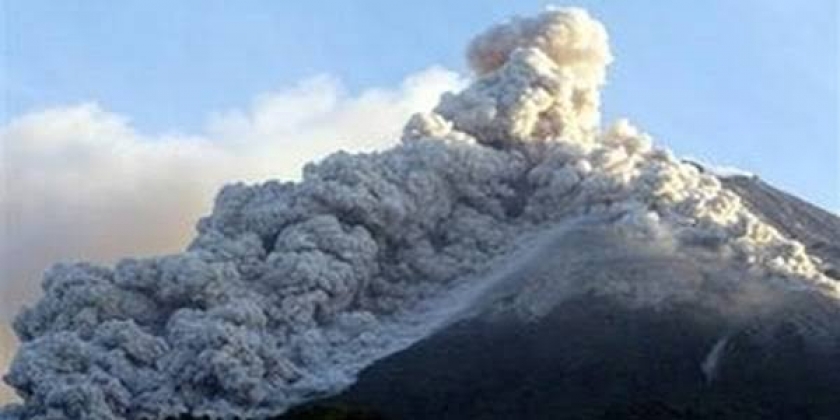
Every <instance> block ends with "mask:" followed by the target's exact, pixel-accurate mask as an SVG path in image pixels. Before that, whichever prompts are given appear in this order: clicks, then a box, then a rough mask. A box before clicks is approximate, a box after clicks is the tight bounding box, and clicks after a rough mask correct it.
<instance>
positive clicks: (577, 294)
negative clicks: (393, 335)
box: [285, 178, 840, 420]
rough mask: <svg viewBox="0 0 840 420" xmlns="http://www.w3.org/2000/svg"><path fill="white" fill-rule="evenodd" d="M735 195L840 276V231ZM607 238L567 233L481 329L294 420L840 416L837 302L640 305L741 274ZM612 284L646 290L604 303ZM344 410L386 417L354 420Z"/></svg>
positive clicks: (399, 362) (752, 285)
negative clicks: (838, 269) (660, 294)
mask: <svg viewBox="0 0 840 420" xmlns="http://www.w3.org/2000/svg"><path fill="white" fill-rule="evenodd" d="M725 183H726V184H727V185H728V186H729V187H730V188H732V189H733V190H735V191H737V192H738V193H739V194H741V195H742V196H743V197H744V199H745V200H746V201H747V202H748V203H749V205H750V206H751V207H752V209H753V210H754V211H755V212H756V213H758V214H759V215H760V216H761V217H763V218H765V219H766V220H767V221H769V222H771V223H773V224H774V225H775V226H777V227H778V228H779V229H781V230H782V231H784V232H785V233H786V234H788V235H791V236H794V237H796V238H798V239H800V240H802V241H804V242H805V243H806V244H807V245H808V246H809V248H810V249H812V250H813V252H815V253H819V255H820V256H821V257H822V258H824V259H825V260H826V261H830V262H832V263H833V264H837V263H838V259H837V254H836V251H837V247H838V245H840V241H838V238H840V220H838V218H837V217H835V216H833V215H831V214H829V213H827V212H824V211H822V210H820V209H818V208H816V207H813V206H811V205H809V204H807V203H805V202H802V201H801V200H798V199H796V198H794V197H791V196H789V195H787V194H785V193H782V192H780V191H778V190H775V189H773V188H772V187H769V186H768V185H766V184H764V183H762V182H761V181H758V180H755V179H749V178H733V179H727V180H725ZM602 234H603V232H599V231H598V230H597V229H596V230H591V229H584V230H581V231H578V232H572V233H571V234H570V235H564V237H562V238H561V239H559V240H558V241H556V243H553V244H552V245H551V246H549V247H547V249H546V250H545V251H544V252H542V253H541V254H540V255H538V256H536V257H535V258H533V259H532V260H531V261H530V262H526V263H523V264H524V268H523V269H522V270H521V271H520V272H518V273H517V274H516V275H513V276H510V278H509V279H507V280H505V282H504V283H503V284H502V285H501V286H500V287H498V288H497V289H496V290H495V292H494V293H492V294H490V296H489V297H488V298H487V299H485V300H484V301H482V302H481V303H480V304H479V305H478V308H477V309H476V311H475V312H474V313H472V314H471V315H470V316H467V317H466V318H465V319H463V320H461V321H459V322H457V323H455V324H453V325H451V326H449V327H448V328H446V329H444V330H442V331H440V332H438V333H437V334H435V335H433V336H432V337H429V338H428V339H426V340H424V341H422V342H420V343H418V344H416V345H414V346H412V347H411V348H409V349H407V350H405V351H403V352H400V353H398V354H395V355H392V356H391V357H388V358H386V359H384V360H382V361H380V362H378V363H376V364H374V365H373V366H371V367H369V368H368V369H366V370H365V371H364V372H363V374H362V375H361V377H360V378H359V381H358V382H357V383H356V384H355V385H354V386H352V387H351V388H350V389H348V390H346V392H344V393H343V394H341V395H338V396H336V397H334V398H331V399H328V400H324V401H320V402H316V403H314V404H310V405H308V406H306V407H302V408H299V409H297V410H294V411H293V412H291V413H289V414H288V415H287V416H286V417H285V418H288V419H307V418H312V419H314V418H377V417H376V416H381V417H382V418H386V419H392V420H401V419H411V420H422V419H436V420H444V419H453V420H455V419H459V420H463V419H473V420H477V419H520V420H527V419H646V420H651V419H785V420H790V419H835V418H840V398H837V390H838V389H840V323H837V322H836V320H837V319H840V309H838V305H837V304H836V302H833V301H830V300H828V299H827V298H824V297H821V296H818V295H813V294H807V293H794V292H790V291H788V290H786V289H784V288H778V287H776V286H772V285H767V284H766V282H762V280H761V279H752V278H749V277H746V276H744V278H738V279H737V280H738V281H737V282H736V284H738V286H734V287H732V286H727V284H729V283H726V282H716V281H714V280H712V281H711V282H710V284H711V285H710V286H703V287H701V288H699V289H698V292H697V293H696V294H693V295H691V296H690V297H687V298H685V299H683V298H677V299H674V300H670V301H668V302H669V303H665V304H657V305H653V306H650V305H636V304H634V303H633V299H628V298H626V296H632V295H643V296H647V295H650V294H651V291H657V290H663V289H667V287H669V285H671V286H670V287H685V286H689V285H691V284H694V282H697V281H700V280H704V281H705V282H709V279H716V278H720V279H724V278H726V277H727V276H732V275H733V274H732V273H731V272H727V271H726V269H725V267H715V266H714V264H709V262H708V261H705V262H704V261H699V260H697V259H696V258H690V257H686V256H683V255H670V254H668V252H667V250H661V249H657V248H656V247H655V246H652V245H650V244H644V243H637V244H632V243H625V242H622V240H621V239H616V237H614V236H611V235H609V234H606V235H602ZM586 250H590V251H593V250H595V251H593V252H590V253H588V254H587V251H586ZM568 261H572V262H571V263H568ZM735 275H736V276H738V274H735ZM730 279H731V277H730ZM596 284H597V285H601V286H597V287H595V286H593V287H590V286H592V285H596ZM610 284H613V285H615V287H618V288H620V287H621V285H627V284H629V285H632V287H631V288H630V289H629V290H625V292H624V293H623V294H622V293H618V294H616V293H604V291H603V290H604V288H607V289H609V286H608V285H610ZM704 284H705V283H704ZM604 285H607V286H604ZM674 285H675V286H674ZM568 296H571V297H570V298H569V297H568ZM334 407H344V408H342V409H346V407H354V408H355V407H365V408H368V409H371V410H373V412H371V411H368V412H366V413H367V414H365V415H359V414H358V413H357V415H356V416H353V415H350V416H344V417H342V416H340V415H337V414H335V413H334V412H331V411H330V410H334ZM372 413H373V414H372ZM329 415H335V416H336V417H328V416H329Z"/></svg>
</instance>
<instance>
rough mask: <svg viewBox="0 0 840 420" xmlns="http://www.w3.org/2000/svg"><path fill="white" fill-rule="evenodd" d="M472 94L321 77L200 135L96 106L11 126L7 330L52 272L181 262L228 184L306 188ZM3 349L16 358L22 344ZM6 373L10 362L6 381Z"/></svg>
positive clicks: (1, 260)
mask: <svg viewBox="0 0 840 420" xmlns="http://www.w3.org/2000/svg"><path fill="white" fill-rule="evenodd" d="M462 84H463V81H462V80H461V78H460V77H459V76H458V75H456V74H455V73H452V72H449V71H447V70H444V69H441V68H435V67H432V68H430V69H427V70H424V71H421V72H418V73H415V74H413V75H410V76H408V77H407V78H406V79H405V80H404V81H403V83H402V84H401V85H399V86H395V87H391V88H375V89H368V90H365V91H363V92H360V93H359V94H355V95H350V94H348V93H347V92H345V91H344V89H343V88H342V86H341V84H340V83H339V81H338V80H335V79H333V78H330V77H327V76H319V77H315V78H312V79H308V80H305V81H303V82H300V83H299V84H297V85H296V86H294V87H292V88H288V89H284V90H280V91H276V92H271V93H266V94H263V95H260V96H259V97H257V98H256V99H255V100H254V102H253V103H252V104H251V105H249V106H248V107H247V108H246V109H244V110H230V111H225V112H222V113H218V114H216V115H213V116H211V117H210V118H209V121H208V124H207V127H206V129H205V130H204V131H203V132H202V133H201V134H198V135H186V134H177V133H172V134H147V133H142V132H139V131H138V130H137V129H136V128H135V127H133V126H132V124H131V122H130V121H129V120H127V119H126V118H125V117H123V116H121V115H118V114H114V113H112V112H109V111H107V110H105V109H103V107H101V106H99V105H97V104H93V103H89V104H81V105H76V106H68V107H59V108H53V109H48V110H44V111H39V112H33V113H30V114H26V115H24V116H21V117H19V118H16V119H14V120H12V121H11V122H10V123H9V124H8V125H6V126H3V127H0V147H2V149H1V150H0V154H2V159H0V181H2V182H0V185H2V191H0V214H2V215H3V217H2V221H0V230H2V239H0V267H2V275H0V322H2V323H3V324H4V325H8V323H9V322H10V320H11V318H12V317H13V315H14V314H15V313H16V312H17V311H19V310H20V308H21V306H22V304H23V303H24V302H30V301H33V300H34V298H35V297H36V296H37V295H38V290H39V286H40V277H41V276H42V273H43V272H44V270H46V269H47V268H48V267H49V266H50V265H51V264H52V263H54V262H56V261H78V260H91V261H95V262H97V263H108V264H111V263H113V262H115V261H117V260H118V259H119V258H120V257H122V256H125V255H138V256H139V255H156V254H161V253H171V252H178V251H179V250H181V249H183V248H184V246H186V245H187V244H188V243H189V241H190V239H191V237H192V236H193V235H194V232H195V221H196V220H197V219H198V218H199V217H200V216H201V215H204V214H207V213H208V212H209V211H210V209H211V207H212V201H213V196H214V195H215V194H216V192H217V191H218V189H219V188H220V187H221V186H222V185H224V184H225V183H227V182H232V181H234V180H237V179H240V180H252V181H255V180H261V179H271V178H285V179H299V178H300V171H301V169H302V167H303V165H304V164H305V163H307V162H308V161H310V160H312V159H315V158H319V157H323V156H325V155H327V154H329V153H330V152H333V151H335V149H336V148H341V149H344V150H348V151H361V150H375V149H380V148H385V147H388V146H390V145H392V144H393V143H394V142H395V138H397V137H398V136H399V133H400V130H401V129H402V126H403V124H404V122H405V120H406V118H408V117H409V116H410V115H411V114H412V113H414V112H417V111H418V110H423V109H430V108H431V107H432V106H434V104H435V101H436V100H437V97H438V95H439V94H440V93H441V92H442V91H446V90H453V89H458V88H459V87H460V86H461V85H462ZM374 119H375V120H376V121H377V124H358V123H357V122H358V121H371V120H374ZM0 344H2V346H0V351H8V352H13V351H14V346H13V341H11V340H8V341H3V342H2V343H0ZM6 367H7V363H5V361H4V360H0V373H2V374H4V373H5V372H6ZM3 385H4V384H0V389H7V388H5V387H4V386H3ZM0 401H7V400H6V399H5V398H2V397H0Z"/></svg>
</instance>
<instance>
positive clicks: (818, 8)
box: [0, 0, 840, 211]
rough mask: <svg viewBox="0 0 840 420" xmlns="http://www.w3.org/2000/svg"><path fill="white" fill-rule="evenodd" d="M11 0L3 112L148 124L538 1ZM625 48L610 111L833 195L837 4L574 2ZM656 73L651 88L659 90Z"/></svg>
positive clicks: (409, 63)
mask: <svg viewBox="0 0 840 420" xmlns="http://www.w3.org/2000/svg"><path fill="white" fill-rule="evenodd" d="M3 4H4V6H5V13H4V14H5V15H6V18H5V20H6V25H5V26H6V28H5V31H4V34H3V36H4V37H5V38H6V39H5V40H4V41H3V42H2V44H3V46H4V49H5V51H4V54H3V56H4V60H5V63H4V67H5V69H6V71H4V72H3V76H2V80H0V83H2V87H3V91H4V94H5V106H6V110H5V112H4V113H3V122H7V121H8V120H9V119H10V118H13V117H15V116H19V115H22V114H24V113H26V112H32V111H37V110H40V109H43V108H45V107H50V106H62V105H67V104H74V103H79V102H84V101H95V102H96V103H98V104H100V105H101V106H102V107H103V108H105V109H107V110H109V111H111V112H115V113H118V114H120V115H123V116H126V117H127V118H129V119H130V121H131V123H132V124H133V126H135V127H136V128H137V129H139V130H141V131H143V132H146V133H161V132H165V133H169V132H187V133H189V132H193V131H195V130H198V129H200V128H201V127H202V126H203V125H204V124H205V123H206V121H207V119H208V116H210V115H213V114H214V113H218V112H224V111H225V110H227V109H231V108H236V107H239V106H241V105H243V104H247V103H248V102H249V100H250V99H251V98H252V97H254V96H255V95H257V94H259V93H261V92H266V91H271V90H275V89H278V88H281V87H284V86H288V85H291V84H294V83H295V82H297V81H299V80H302V79H305V78H307V77H311V76H313V75H317V74H329V75H332V76H335V77H337V78H338V79H340V81H341V82H342V84H343V86H344V87H345V88H346V89H348V90H349V91H350V92H357V91H360V90H363V89H365V88H370V87H375V86H393V85H395V84H398V83H399V82H400V81H401V80H402V79H403V78H404V77H405V76H406V75H407V74H411V73H413V72H416V71H418V70H420V69H424V68H427V67H428V66H430V65H432V64H438V65H441V66H443V67H445V68H448V69H452V70H455V71H458V72H462V73H466V70H465V64H464V61H463V58H462V50H463V46H464V44H465V43H466V42H467V41H468V40H469V38H470V37H471V35H472V34H474V33H476V32H477V31H478V30H480V29H481V28H483V27H484V26H486V25H487V24H488V23H489V22H494V21H498V20H501V19H504V18H506V17H508V16H511V15H513V14H517V13H529V12H533V11H535V10H539V9H540V8H542V7H543V6H544V2H538V1H495V2H487V1H459V2H450V1H424V2H409V3H406V2H399V3H396V2H392V1H354V2H338V1H317V0H316V1H307V2H268V1H243V2H237V4H236V6H235V7H233V6H231V5H230V3H229V2H225V1H181V2H165V1H127V2H120V3H119V4H116V3H114V2H110V1H101V0H89V1H64V2H53V1H41V0H32V1H29V0H27V1H22V0H10V1H6V2H4V3H3ZM575 4H576V5H580V6H584V7H586V8H588V9H590V11H591V12H593V14H595V15H596V16H597V17H599V18H600V19H601V20H603V21H604V22H605V23H606V25H607V26H608V28H609V31H610V33H611V38H612V42H613V48H614V50H615V54H616V56H617V61H616V63H615V65H614V67H613V68H612V72H611V76H610V85H609V86H608V88H607V91H606V93H605V95H606V99H605V103H606V116H607V118H608V119H609V118H613V117H617V116H629V117H631V118H632V119H633V120H634V121H636V122H637V123H638V124H639V125H641V126H642V127H644V128H645V129H647V130H648V131H650V132H651V133H652V134H654V135H655V136H656V138H658V139H659V141H660V142H662V143H664V144H667V145H669V146H670V147H672V148H674V149H675V150H676V151H677V152H679V153H682V154H686V155H693V156H696V157H698V158H700V159H705V160H709V161H714V162H716V163H721V164H727V165H734V166H739V167H742V168H744V169H747V170H751V171H753V172H755V173H758V174H759V175H761V176H762V177H764V178H766V179H768V180H770V181H771V182H773V183H775V184H776V185H779V186H781V187H783V188H785V189H788V190H790V191H793V192H795V193H797V194H799V195H802V196H804V197H806V198H807V199H809V200H811V201H813V202H816V203H818V204H820V205H822V206H823V207H827V208H830V209H832V210H834V211H837V210H839V209H840V170H838V165H840V151H838V76H837V75H838V74H840V69H838V13H840V12H838V6H837V4H838V3H837V2H836V1H833V0H803V1H778V0H740V1H729V0H717V1H710V2H661V1H654V0H643V1H634V2H622V1H609V2H607V1H581V2H577V3H575ZM653 84H656V85H657V89H656V90H655V91H654V90H653V89H651V88H650V87H651V85H653Z"/></svg>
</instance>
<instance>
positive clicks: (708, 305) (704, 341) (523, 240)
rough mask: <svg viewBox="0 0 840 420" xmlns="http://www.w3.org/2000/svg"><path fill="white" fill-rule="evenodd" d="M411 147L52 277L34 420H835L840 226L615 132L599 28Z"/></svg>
mask: <svg viewBox="0 0 840 420" xmlns="http://www.w3.org/2000/svg"><path fill="white" fill-rule="evenodd" d="M467 59H468V61H469V63H470V66H471V68H472V70H473V72H474V79H473V81H472V83H471V84H470V85H469V86H468V87H466V88H465V89H464V90H463V91H460V92H453V93H447V94H444V95H443V96H442V97H441V99H440V102H439V104H438V106H437V107H436V108H435V109H434V110H433V111H431V112H428V113H421V114H417V115H415V116H414V117H413V118H412V119H411V120H410V121H408V123H407V125H406V127H405V130H404V133H403V137H402V139H401V142H400V144H399V145H397V146H395V147H393V148H391V149H388V150H384V151H381V152H376V153H368V154H355V155H353V154H348V153H343V152H339V153H336V154H334V155H331V156H330V157H328V158H326V159H324V160H323V161H320V162H317V163H313V164H310V165H308V166H307V167H306V168H305V170H304V176H303V179H302V180H301V181H300V182H279V181H269V182H266V183H264V184H259V185H244V184H233V185H229V186H226V187H225V188H224V189H223V190H222V191H221V192H220V193H219V195H218V196H217V198H216V201H215V206H214V210H213V212H212V214H210V215H209V216H207V217H205V218H203V219H202V220H200V221H199V223H198V225H197V230H198V234H197V237H196V238H195V239H194V241H193V242H192V244H191V245H190V246H189V248H188V249H187V250H185V251H184V252H183V253H178V254H173V255H166V256H161V257H155V258H143V259H137V258H126V259H124V260H122V261H120V262H119V263H118V264H116V266H114V267H103V266H97V265H94V264H88V263H76V264H58V265H56V266H55V267H53V268H52V269H51V270H49V271H48V272H47V274H46V275H45V278H44V283H43V289H44V296H43V298H42V299H41V300H40V301H39V302H37V303H36V304H35V305H34V306H32V307H30V308H27V309H25V310H24V311H23V312H21V314H20V315H19V316H18V317H17V319H16V321H15V325H14V326H15V330H16V333H17V335H18V337H19V338H20V341H21V343H22V344H21V347H20V350H19V352H18V354H17V355H16V357H15V360H14V362H13V364H12V366H11V369H10V372H9V374H8V375H7V376H6V377H5V380H6V382H7V383H8V384H10V385H11V386H12V387H14V388H15V389H16V391H17V393H18V395H19V396H20V397H21V399H22V400H23V402H22V403H20V404H16V405H13V406H9V407H6V408H5V409H4V411H3V414H2V415H3V416H6V417H8V418H16V419H67V418H72V419H75V418H79V419H97V420H98V419H159V418H213V419H216V418H220V419H221V418H223V419H227V418H245V419H251V418H254V419H257V418H286V419H312V418H348V419H349V418H384V419H394V420H400V419H411V420H419V419H523V420H524V419H561V418H562V419H634V418H638V419H658V418H669V419H670V418H673V419H711V418H714V419H728V418H732V419H736V418H737V419H752V418H755V419H776V418H778V419H832V418H838V416H840V398H837V397H836V390H837V389H840V324H839V323H837V322H836V320H837V319H838V316H840V284H838V273H839V272H840V271H838V270H840V220H838V218H837V217H836V216H834V215H832V214H830V213H828V212H825V211H822V210H820V209H818V208H816V207H813V206H811V205H809V204H807V203H805V202H803V201H801V200H799V199H797V198H796V197H793V196H790V195H788V194H786V193H783V192H781V191H779V190H776V189H775V188H773V187H772V186H770V185H767V184H765V183H764V182H763V181H761V180H760V179H758V178H757V177H749V176H718V175H716V174H715V173H714V172H713V171H710V170H708V169H706V168H704V167H703V165H698V164H696V163H692V162H687V161H683V160H681V159H679V158H677V157H675V156H674V155H673V154H672V153H671V152H670V151H668V150H667V149H665V148H662V147H658V146H656V145H654V144H653V141H652V139H651V137H650V136H649V135H647V134H645V133H644V132H643V131H641V130H640V129H638V128H636V127H635V126H633V125H631V124H630V123H629V122H628V121H625V120H620V121H617V122H615V123H612V124H610V125H605V126H604V125H602V124H601V121H600V120H601V118H600V91H601V88H602V87H603V85H604V83H605V80H606V76H607V68H608V65H609V64H610V63H611V61H612V59H613V57H612V53H611V51H610V48H609V43H608V36H607V32H606V30H605V28H604V27H603V25H601V24H600V23H599V22H598V21H597V20H595V19H594V18H593V17H592V16H590V15H589V14H588V13H587V12H585V11H583V10H581V9H551V10H548V11H546V12H544V13H542V14H539V15H537V16H534V17H517V18H514V19H512V20H510V21H508V22H505V23H502V24H499V25H495V26H493V27H491V28H489V29H488V30H487V31H485V32H484V33H482V34H479V35H478V36H477V37H476V38H475V39H474V40H473V41H472V42H471V43H470V45H469V47H468V49H467Z"/></svg>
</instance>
